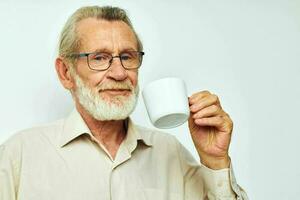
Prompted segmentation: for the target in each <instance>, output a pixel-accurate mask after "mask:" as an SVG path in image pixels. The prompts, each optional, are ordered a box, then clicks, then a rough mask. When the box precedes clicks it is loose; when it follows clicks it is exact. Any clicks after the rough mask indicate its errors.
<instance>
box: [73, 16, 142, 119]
mask: <svg viewBox="0 0 300 200" xmlns="http://www.w3.org/2000/svg"><path fill="white" fill-rule="evenodd" d="M77 33H78V35H79V38H80V39H81V46H80V50H79V52H80V53H81V52H105V53H110V54H112V55H114V56H115V55H119V54H120V53H123V52H124V51H128V50H133V51H137V40H136V37H135V35H134V33H133V31H132V30H131V29H130V27H129V26H128V25H127V24H126V23H124V22H121V21H112V22H109V21H106V20H97V19H95V18H88V19H84V20H82V21H80V22H79V23H78V26H77ZM71 74H72V76H73V79H74V82H75V84H74V85H75V88H73V89H72V91H73V94H74V96H75V101H76V103H79V104H80V105H81V106H82V107H83V108H84V109H85V110H86V111H88V112H89V114H91V115H92V116H93V117H94V118H95V119H98V120H119V119H125V118H126V117H128V116H129V114H130V113H131V112H132V111H133V110H134V108H135V105H136V101H137V98H138V92H139V91H138V82H137V81H138V72H137V70H126V69H124V68H123V66H122V65H121V62H120V60H119V59H118V58H115V59H113V62H112V63H111V66H110V68H109V69H107V70H105V71H100V72H99V71H94V70H91V69H90V68H89V67H88V64H87V59H86V57H81V58H79V59H78V60H77V64H76V66H75V69H74V70H71Z"/></svg>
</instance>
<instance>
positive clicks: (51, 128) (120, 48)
mask: <svg viewBox="0 0 300 200" xmlns="http://www.w3.org/2000/svg"><path fill="white" fill-rule="evenodd" d="M142 50H143V48H142V43H141V41H140V40H139V37H138V35H137V34H136V32H135V31H134V29H133V26H132V24H131V22H130V20H129V18H128V17H127V15H126V13H125V11H124V10H122V9H120V8H117V7H97V6H93V7H83V8H80V9H79V10H77V11H76V12H75V13H74V14H73V15H72V16H71V17H70V18H69V20H68V21H67V23H66V24H65V26H64V28H63V30H62V33H61V37H60V42H59V56H58V58H57V59H56V62H55V66H56V71H57V74H58V77H59V80H60V82H61V83H62V85H63V86H64V87H65V88H66V89H67V90H69V91H70V92H71V94H72V97H73V99H74V102H75V107H76V109H74V111H73V112H72V113H71V114H70V115H69V116H68V117H67V118H66V119H63V120H59V121H56V122H54V123H51V124H47V125H43V126H40V127H35V128H31V129H27V130H24V131H21V132H20V133H18V134H15V135H14V136H13V137H11V138H10V139H9V140H8V141H6V142H5V143H4V144H2V145H1V149H0V199H1V200H15V199H19V200H95V199H103V200H109V199H115V200H120V199H126V200H146V199H151V200H152V199H159V200H168V199H172V200H173V199H174V200H175V199H176V200H183V199H186V200H196V199H197V200H200V199H247V195H246V194H245V192H244V191H243V190H242V189H241V188H240V187H239V186H238V185H237V183H236V181H235V178H234V175H233V171H232V167H231V163H230V157H229V155H228V149H229V144H230V138H231V132H232V126H233V125H232V121H231V119H230V117H229V116H228V114H227V113H226V112H225V111H224V110H223V109H222V107H221V105H220V102H219V100H218V97H217V96H216V95H214V94H211V93H210V92H208V91H202V92H198V93H195V94H194V95H192V96H191V97H189V103H190V111H191V116H190V118H189V130H190V134H191V137H192V139H193V142H194V145H195V148H196V150H197V152H198V154H199V158H198V159H200V160H201V163H202V165H200V163H198V162H197V161H195V159H194V158H193V157H192V156H191V155H190V153H189V152H188V151H187V150H186V149H185V148H184V147H183V146H182V145H181V144H180V143H179V142H178V141H177V140H176V139H175V138H174V137H173V136H171V135H168V134H166V133H161V132H158V131H155V130H151V129H147V128H144V127H141V126H138V125H135V124H134V123H133V122H132V121H131V119H130V118H129V115H130V114H131V113H132V111H133V110H134V108H135V105H136V102H137V98H138V93H139V87H138V68H139V67H140V66H141V64H142V58H143V55H144V53H143V51H142Z"/></svg>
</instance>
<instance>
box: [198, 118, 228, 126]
mask: <svg viewBox="0 0 300 200" xmlns="http://www.w3.org/2000/svg"><path fill="white" fill-rule="evenodd" d="M223 123H224V120H223V119H222V117H221V116H215V117H207V118H199V119H196V120H195V124H197V125H201V126H215V127H219V126H222V124H223Z"/></svg>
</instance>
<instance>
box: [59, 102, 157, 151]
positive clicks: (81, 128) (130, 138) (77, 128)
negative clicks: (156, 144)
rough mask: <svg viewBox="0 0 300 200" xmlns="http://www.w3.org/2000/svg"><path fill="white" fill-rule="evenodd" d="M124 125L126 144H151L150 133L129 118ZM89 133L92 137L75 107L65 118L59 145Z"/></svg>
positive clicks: (61, 145)
mask: <svg viewBox="0 0 300 200" xmlns="http://www.w3.org/2000/svg"><path fill="white" fill-rule="evenodd" d="M125 127H126V129H127V135H126V138H125V142H126V143H127V144H133V143H136V142H137V141H142V142H143V143H144V144H145V145H147V146H152V145H153V144H152V139H151V137H150V134H147V133H145V132H144V131H143V130H142V129H141V128H140V127H139V126H137V125H135V124H134V123H133V121H132V120H131V119H130V118H127V119H126V121H125ZM84 134H87V135H90V136H91V137H93V135H92V133H91V131H90V129H89V128H88V126H87V125H86V123H85V121H84V120H83V119H82V117H81V115H80V113H79V112H78V111H77V109H76V108H74V110H73V111H72V112H71V113H70V115H69V116H68V117H67V118H66V119H65V121H64V126H63V131H62V134H61V140H60V147H63V146H65V145H66V144H68V143H69V142H71V141H72V140H74V139H75V138H77V137H79V136H81V135H84Z"/></svg>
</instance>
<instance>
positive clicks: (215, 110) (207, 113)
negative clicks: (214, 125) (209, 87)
mask: <svg viewBox="0 0 300 200" xmlns="http://www.w3.org/2000/svg"><path fill="white" fill-rule="evenodd" d="M222 113H223V111H222V109H221V108H220V107H219V106H217V105H211V106H208V107H206V108H203V109H201V110H199V111H198V112H196V113H195V114H193V116H192V117H193V118H194V119H197V118H205V117H211V116H217V115H221V114H222Z"/></svg>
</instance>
